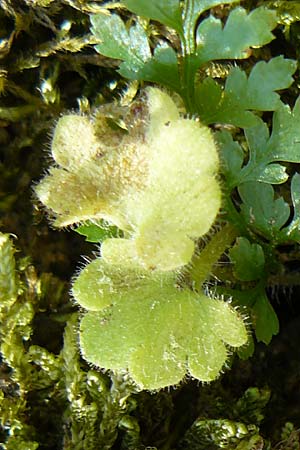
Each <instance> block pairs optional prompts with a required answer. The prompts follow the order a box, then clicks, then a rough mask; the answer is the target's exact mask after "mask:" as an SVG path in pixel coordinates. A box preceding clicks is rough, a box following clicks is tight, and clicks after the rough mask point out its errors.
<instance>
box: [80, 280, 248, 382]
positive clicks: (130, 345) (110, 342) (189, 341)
mask: <svg viewBox="0 0 300 450" xmlns="http://www.w3.org/2000/svg"><path fill="white" fill-rule="evenodd" d="M141 285H142V282H141ZM246 341H247V332H246V329H245V325H244V323H243V321H242V319H241V318H240V317H239V316H238V314H237V312H236V311H235V310H234V309H233V308H231V307H230V306H229V305H228V304H226V303H224V302H222V301H219V300H212V299H209V298H208V297H206V296H205V295H204V294H201V295H196V294H193V293H191V292H190V291H185V290H184V291H178V290H177V289H176V288H175V287H173V288H172V289H171V288H170V287H168V288H167V289H165V288H164V287H163V286H162V287H161V289H160V290H159V291H158V290H157V288H156V287H155V286H154V289H152V288H151V286H150V285H149V286H148V288H147V289H146V290H144V289H141V290H140V298H138V297H137V296H134V297H132V293H131V292H129V291H128V292H127V293H126V294H125V293H124V294H122V298H119V300H115V303H114V305H113V306H111V307H110V308H107V309H105V310H103V311H102V312H96V313H94V312H93V313H92V312H88V313H87V314H86V315H85V316H84V317H83V319H82V322H81V327H80V346H81V349H82V352H83V356H84V357H85V358H86V359H87V360H88V361H89V362H91V363H93V364H95V365H97V366H99V367H101V368H104V369H110V370H117V371H119V370H124V369H126V370H128V371H129V374H130V375H131V377H132V378H133V380H134V381H135V382H136V383H137V384H138V386H139V387H140V388H143V389H149V390H155V389H160V388H163V387H165V386H169V385H173V384H178V383H179V382H180V381H181V380H182V379H183V377H184V376H185V374H190V375H192V376H193V377H195V378H197V379H199V380H201V381H211V380H214V379H215V378H216V377H217V376H218V375H219V373H220V370H221V369H222V366H223V365H224V363H225V361H226V359H227V350H226V346H225V345H224V343H225V344H229V345H230V346H233V347H239V346H241V345H243V344H245V343H246Z"/></svg>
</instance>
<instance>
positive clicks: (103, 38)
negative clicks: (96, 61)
mask: <svg viewBox="0 0 300 450" xmlns="http://www.w3.org/2000/svg"><path fill="white" fill-rule="evenodd" d="M91 23H92V28H91V31H92V33H93V34H94V35H95V36H96V37H97V38H98V39H99V40H100V43H99V44H97V45H96V46H95V48H96V50H97V51H98V52H99V53H101V54H102V55H105V56H109V57H110V58H116V59H121V60H122V61H124V62H123V64H122V65H121V67H122V66H123V67H124V69H126V70H127V71H129V72H130V73H135V74H136V73H137V72H138V71H139V69H140V68H142V67H143V65H144V63H145V62H146V61H147V60H148V59H150V58H151V52H150V47H149V43H148V38H147V34H146V33H145V31H144V29H143V27H142V26H141V25H140V24H139V23H138V22H137V23H136V24H135V25H134V26H132V27H131V28H130V29H129V30H127V29H126V27H125V24H124V22H123V21H122V19H121V18H120V17H119V16H118V15H117V14H110V15H106V14H95V15H92V16H91Z"/></svg>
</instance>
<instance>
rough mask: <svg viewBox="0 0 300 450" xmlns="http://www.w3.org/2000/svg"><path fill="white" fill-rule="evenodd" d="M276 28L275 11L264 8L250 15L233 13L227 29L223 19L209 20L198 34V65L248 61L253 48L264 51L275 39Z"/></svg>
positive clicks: (241, 12) (213, 18) (240, 10)
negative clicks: (230, 60) (222, 60)
mask: <svg viewBox="0 0 300 450" xmlns="http://www.w3.org/2000/svg"><path fill="white" fill-rule="evenodd" d="M276 25H277V18H276V13H275V11H271V10H268V9H266V8H264V7H260V8H257V9H254V10H253V11H251V12H250V13H249V14H248V15H247V12H246V10H245V9H244V8H240V7H239V8H236V9H234V10H233V11H231V13H230V14H229V16H228V19H227V21H226V24H225V26H224V28H223V25H222V22H221V20H220V19H216V18H215V17H213V16H210V17H208V18H207V19H205V20H203V22H201V23H200V25H199V27H198V29H197V33H196V40H197V59H198V65H199V66H201V65H202V64H204V63H205V62H207V61H212V60H216V59H244V58H248V57H249V56H250V47H262V46H263V45H265V44H268V43H269V42H271V41H272V40H273V39H274V35H273V34H272V33H271V31H272V30H273V29H274V28H275V27H276Z"/></svg>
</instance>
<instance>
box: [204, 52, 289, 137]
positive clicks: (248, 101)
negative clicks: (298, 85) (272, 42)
mask: <svg viewBox="0 0 300 450" xmlns="http://www.w3.org/2000/svg"><path fill="white" fill-rule="evenodd" d="M295 70H296V61H293V60H289V59H284V58H283V57H282V56H278V57H276V58H273V59H271V60H270V61H269V62H268V63H266V62H264V61H260V62H258V63H257V64H256V65H255V66H254V67H253V69H252V70H251V72H250V74H249V77H248V78H247V76H246V73H245V72H244V71H242V70H241V69H240V68H239V67H233V68H232V69H231V71H230V72H229V75H228V77H227V79H226V84H225V88H224V89H222V87H221V86H220V85H219V84H218V83H217V82H216V81H214V80H212V79H211V78H206V79H205V80H204V81H203V82H202V83H201V84H199V85H198V86H197V87H196V93H195V96H196V99H195V101H196V105H197V112H198V113H199V116H200V117H201V120H202V121H203V122H204V123H206V124H210V123H215V122H217V123H228V124H232V125H235V126H238V127H243V128H246V127H251V126H255V125H256V124H257V117H256V116H255V115H254V114H253V113H252V112H250V110H256V111H273V110H275V109H276V108H278V107H279V106H280V96H279V94H277V93H276V92H275V91H276V90H280V89H286V88H288V87H289V86H290V85H291V84H292V82H293V78H292V74H293V73H294V72H295Z"/></svg>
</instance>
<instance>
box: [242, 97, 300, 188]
mask: <svg viewBox="0 0 300 450" xmlns="http://www.w3.org/2000/svg"><path fill="white" fill-rule="evenodd" d="M299 123H300V97H298V99H297V101H296V104H295V107H294V109H293V111H291V109H290V107H289V106H288V105H284V104H283V103H280V107H279V108H278V109H277V110H276V111H275V113H274V115H273V125H272V134H271V136H270V137H269V130H268V127H267V125H266V124H265V123H264V122H263V121H262V120H261V119H259V120H258V122H257V125H256V126H255V127H251V128H247V129H246V130H245V135H246V139H247V142H248V146H249V151H250V155H249V156H250V158H249V162H248V164H247V166H245V167H244V168H243V169H242V171H241V174H240V182H243V181H249V180H258V181H263V182H265V183H272V184H279V183H283V182H285V181H286V180H287V179H288V175H287V174H286V173H285V168H284V167H283V166H281V165H280V164H278V162H279V161H283V162H294V163H297V162H300V127H299ZM272 163H275V164H272Z"/></svg>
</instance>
